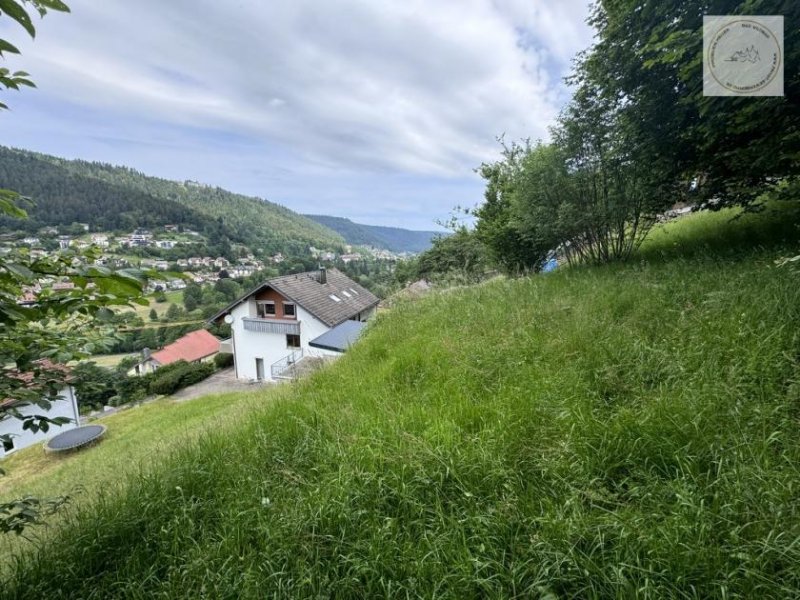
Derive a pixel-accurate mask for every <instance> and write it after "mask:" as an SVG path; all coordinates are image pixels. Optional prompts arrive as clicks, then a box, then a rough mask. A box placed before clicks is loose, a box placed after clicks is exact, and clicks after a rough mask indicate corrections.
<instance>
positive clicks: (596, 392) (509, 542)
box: [0, 207, 800, 599]
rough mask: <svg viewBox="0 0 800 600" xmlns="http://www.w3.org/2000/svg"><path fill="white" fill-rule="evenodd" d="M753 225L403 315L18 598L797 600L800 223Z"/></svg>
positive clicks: (703, 230) (33, 569)
mask: <svg viewBox="0 0 800 600" xmlns="http://www.w3.org/2000/svg"><path fill="white" fill-rule="evenodd" d="M732 216H733V213H731V212H722V213H718V214H711V215H708V214H698V215H692V216H690V217H687V218H685V219H681V220H680V221H677V222H674V223H671V224H669V225H668V226H667V227H665V228H663V229H657V230H656V231H655V232H654V234H653V236H652V238H651V241H650V242H649V243H648V244H647V246H646V247H645V248H644V250H643V251H642V253H641V254H640V255H638V256H636V257H635V260H632V261H630V262H629V263H628V264H624V265H623V264H617V265H608V266H602V267H592V268H588V267H587V268H575V269H563V270H560V271H557V272H555V273H553V274H550V275H547V276H536V277H531V278H526V279H519V280H507V279H496V280H493V281H491V282H489V283H486V284H483V285H480V286H477V287H465V288H460V289H455V290H450V291H444V292H441V293H436V294H433V295H430V296H428V297H426V298H424V299H423V300H420V301H417V302H415V303H411V302H409V303H407V304H402V303H401V304H400V305H399V306H398V307H396V308H394V309H393V310H392V311H390V312H388V313H385V314H382V315H380V317H379V319H378V321H377V322H376V323H375V324H374V325H372V326H371V327H370V329H369V330H368V332H367V334H366V336H365V338H364V339H363V340H362V341H361V342H360V343H359V344H358V345H357V346H355V347H354V348H353V349H352V350H351V351H350V352H349V353H348V354H347V356H345V357H344V358H343V359H341V360H340V361H339V362H337V363H336V364H335V365H334V366H333V367H331V368H329V369H326V370H325V371H322V372H320V373H318V374H317V375H315V376H313V377H312V378H310V379H307V380H305V381H302V382H300V383H298V384H297V385H287V386H281V387H280V388H278V389H277V390H273V391H274V392H275V393H274V394H273V395H271V396H270V401H269V402H268V403H265V404H264V405H263V408H262V409H259V411H258V413H257V414H254V415H253V416H252V417H250V418H249V420H248V421H247V422H246V423H245V424H243V425H241V426H239V427H237V428H232V427H221V428H220V430H219V431H218V432H217V433H215V434H208V435H206V436H204V437H203V438H202V439H200V440H197V441H194V442H192V443H191V444H188V445H186V446H185V447H183V448H182V450H180V451H179V452H178V453H177V454H176V455H174V456H169V457H158V459H155V458H154V462H155V461H156V460H157V462H158V463H159V464H158V465H157V466H156V468H154V469H152V470H150V471H149V472H147V473H144V474H140V475H135V474H134V475H128V476H127V477H128V479H127V485H126V486H125V487H124V489H122V490H111V491H106V490H100V491H98V492H97V494H98V499H97V501H95V502H88V501H87V502H84V503H83V504H81V505H78V506H76V507H75V509H74V511H73V512H72V513H71V514H70V515H69V516H68V518H66V519H65V521H66V522H65V524H64V527H63V529H62V530H61V531H59V532H58V533H57V534H56V533H54V537H53V538H52V539H49V540H48V542H47V543H45V544H44V545H43V547H42V548H41V549H40V550H39V551H37V552H31V553H29V554H27V555H25V556H23V557H22V558H21V560H19V561H17V562H16V563H15V564H14V565H13V568H12V572H10V573H9V574H8V576H7V579H6V581H5V582H4V583H3V584H2V585H0V597H3V598H15V599H20V598H67V597H70V598H83V599H92V598H98V599H99V598H112V597H127V598H152V597H159V598H179V597H180V598H199V597H209V598H265V597H336V598H351V597H352V598H374V597H403V598H407V597H426V598H427V597H437V598H476V597H488V598H551V599H552V598H630V597H640V598H791V597H797V596H798V595H800V504H798V502H797V498H798V493H799V491H800V470H799V469H798V465H800V427H798V415H799V414H800V413H798V406H800V404H798V403H800V384H799V383H798V381H800V379H799V378H798V374H799V373H800V371H799V370H798V369H799V365H800V363H799V362H798V361H799V360H800V334H799V333H798V332H800V286H799V285H798V278H799V277H800V272H798V271H797V270H796V269H795V270H793V269H792V267H790V266H786V267H778V266H776V264H775V260H776V259H778V258H780V257H785V256H793V255H796V254H798V253H800V243H798V239H799V238H800V231H799V230H798V228H797V226H796V223H797V222H798V216H800V214H798V210H797V207H793V208H792V209H791V210H790V209H786V210H783V211H778V212H771V211H770V212H766V213H763V214H760V215H747V216H744V217H742V218H739V219H736V220H731V217H732ZM103 449H104V448H103V445H102V444H101V445H100V446H98V447H97V448H94V449H92V450H90V452H96V453H100V452H103ZM20 489H21V488H20ZM38 489H39V490H40V491H41V488H38Z"/></svg>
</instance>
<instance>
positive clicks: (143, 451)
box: [0, 394, 263, 562]
mask: <svg viewBox="0 0 800 600" xmlns="http://www.w3.org/2000/svg"><path fill="white" fill-rule="evenodd" d="M259 400H260V401H261V400H263V399H262V398H259ZM253 401H254V399H253V397H252V395H229V394H228V395H215V396H205V397H203V398H200V399H197V400H193V401H191V402H175V401H173V400H170V399H169V398H163V399H160V400H156V401H154V402H149V403H147V404H143V405H140V406H135V407H132V408H129V409H126V410H123V411H121V412H118V413H115V414H113V415H108V416H106V417H103V418H101V419H99V420H98V421H96V422H97V423H102V424H104V425H106V426H107V427H108V430H107V432H106V435H105V436H104V437H103V440H102V441H101V442H100V443H99V444H97V445H95V446H93V447H92V448H90V449H88V450H86V451H83V452H71V453H67V454H63V455H59V454H45V453H44V451H43V450H42V447H41V445H40V444H36V445H34V446H31V447H29V448H25V449H23V450H19V451H18V452H15V453H14V454H12V455H11V456H10V457H8V458H7V459H6V460H4V461H3V462H2V467H3V469H5V471H6V475H5V476H3V477H0V500H2V501H7V500H12V499H13V498H19V497H24V496H38V497H41V498H54V497H59V496H70V497H71V498H72V502H73V503H76V504H83V503H91V502H92V501H93V499H94V497H95V496H96V495H97V493H98V492H99V491H100V490H105V491H108V490H109V489H113V488H117V487H119V486H120V485H123V484H124V482H125V477H124V476H125V475H126V474H135V473H139V472H141V471H142V470H146V469H148V468H151V467H153V466H154V465H158V464H160V462H161V461H162V460H163V458H164V457H165V456H168V455H169V454H170V452H171V451H172V448H174V447H175V446H177V445H180V444H181V443H184V442H186V441H187V440H188V439H192V438H193V437H196V436H197V435H200V434H201V433H202V432H203V431H206V430H208V429H209V428H221V427H227V426H229V425H230V424H232V423H235V422H236V421H237V420H238V419H239V418H241V416H242V415H243V414H245V413H246V412H247V411H248V410H249V409H251V408H252V406H253ZM58 518H59V517H55V518H54V520H55V521H58ZM52 529H53V528H52V527H45V528H40V529H36V528H34V529H32V530H29V531H28V532H26V536H31V535H32V536H33V540H38V539H40V538H46V537H48V536H50V535H52V533H53V531H52ZM3 541H4V542H7V543H8V544H7V545H8V546H10V547H13V548H14V549H15V550H19V549H21V548H25V547H27V546H28V540H27V539H15V538H14V537H13V536H6V537H5V539H4V540H3ZM4 546H6V544H4ZM8 555H9V548H8V547H2V546H0V562H2V561H3V560H5V559H7V558H8Z"/></svg>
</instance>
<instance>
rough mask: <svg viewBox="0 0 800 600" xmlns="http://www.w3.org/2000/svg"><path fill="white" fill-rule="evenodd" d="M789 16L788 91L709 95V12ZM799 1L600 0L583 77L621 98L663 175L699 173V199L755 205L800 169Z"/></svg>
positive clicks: (639, 141)
mask: <svg viewBox="0 0 800 600" xmlns="http://www.w3.org/2000/svg"><path fill="white" fill-rule="evenodd" d="M737 14H738V15H783V16H784V18H785V22H786V23H787V25H786V27H785V30H784V50H785V52H784V64H785V65H786V68H785V96H784V97H747V98H742V97H739V98H726V97H705V96H703V73H702V47H703V39H702V35H703V16H704V15H737ZM798 19H800V5H799V4H798V3H796V2H775V1H773V0H748V1H747V2H741V1H734V0H688V1H683V2H657V1H656V0H647V1H642V0H613V1H610V0H609V1H601V2H598V3H597V4H596V5H595V8H594V11H593V14H592V17H591V19H590V23H591V24H592V25H593V26H594V27H595V30H596V32H597V34H596V43H595V44H594V46H593V47H592V49H591V50H590V51H588V52H587V53H585V54H584V55H583V56H582V57H581V59H580V60H579V62H578V66H577V70H576V73H575V77H574V80H573V81H574V83H576V84H577V85H578V86H580V87H581V88H584V89H592V90H594V91H595V92H596V93H597V94H598V95H601V96H603V97H605V98H615V99H621V100H622V101H623V102H624V105H623V106H621V112H622V113H623V119H624V120H625V121H626V122H627V124H628V127H629V128H630V138H631V142H632V146H633V147H635V148H636V149H637V153H639V154H640V160H641V164H643V165H646V166H647V167H648V168H649V169H650V170H651V175H652V178H653V180H654V181H660V182H666V183H668V184H671V183H674V182H676V181H683V182H684V186H685V187H688V182H691V181H695V182H696V184H697V189H696V190H695V194H696V196H697V197H698V199H699V200H709V199H715V200H716V201H717V204H716V205H715V206H717V207H721V206H724V205H730V204H735V203H749V202H752V201H753V200H755V199H756V198H757V197H758V196H759V195H760V194H761V193H763V192H764V191H765V188H767V187H769V186H772V185H774V184H775V183H776V182H778V181H780V180H782V179H785V178H788V177H791V178H796V177H797V176H798V174H800V162H798V160H797V154H798V151H800V136H798V135H797V133H796V131H797V129H798V127H799V126H800V106H798V103H797V102H795V101H794V100H793V99H794V98H796V97H797V96H798V93H800V74H798V71H797V69H794V68H792V66H791V65H796V64H797V63H798V61H799V60H800V30H798V29H797V27H794V26H790V25H788V24H789V23H796V22H797V21H798Z"/></svg>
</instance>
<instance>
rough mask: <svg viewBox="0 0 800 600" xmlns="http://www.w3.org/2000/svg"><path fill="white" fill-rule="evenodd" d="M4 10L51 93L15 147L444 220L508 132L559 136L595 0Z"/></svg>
mask: <svg viewBox="0 0 800 600" xmlns="http://www.w3.org/2000/svg"><path fill="white" fill-rule="evenodd" d="M67 3H68V4H69V6H70V8H71V10H72V12H71V14H68V15H66V14H60V13H51V14H48V15H47V17H46V18H45V19H44V20H41V21H39V20H38V19H37V21H36V26H37V36H36V39H35V40H30V39H29V38H28V37H27V34H25V32H24V31H23V30H22V29H21V28H20V27H18V26H17V25H16V24H14V23H13V22H11V23H10V22H9V19H8V18H6V17H4V18H2V19H0V37H2V38H5V39H8V40H9V41H11V42H12V43H14V44H16V45H17V46H18V47H19V48H20V50H21V51H22V55H21V56H11V57H9V58H7V59H6V61H5V65H4V66H6V67H8V68H11V69H24V70H25V71H28V72H29V73H30V74H31V76H32V78H33V80H34V81H35V82H36V84H37V86H38V87H37V89H36V90H24V91H23V92H21V93H16V92H6V93H4V94H2V96H3V97H2V98H0V100H2V101H4V102H5V103H6V104H8V105H9V106H10V108H11V110H10V111H7V112H4V113H0V132H2V134H1V135H0V144H3V145H7V146H14V147H18V148H25V149H29V150H35V151H38V152H44V153H48V154H54V155H57V156H63V157H66V158H82V159H86V160H96V161H101V162H106V163H112V164H119V165H125V166H129V167H132V168H135V169H137V170H139V171H142V172H144V173H146V174H148V175H154V176H158V177H165V178H168V179H174V180H187V179H191V180H196V181H200V182H203V183H207V184H212V185H218V186H221V187H224V188H226V189H229V190H231V191H234V192H239V193H243V194H248V195H253V196H258V197H261V198H266V199H268V200H270V201H272V202H277V203H279V204H282V205H284V206H286V207H288V208H290V209H292V210H295V211H297V212H301V213H316V214H328V215H335V216H341V217H347V218H350V219H352V220H354V221H356V222H360V223H367V224H371V225H388V226H397V227H406V228H409V229H437V226H436V225H435V223H436V222H437V221H442V220H447V219H448V217H449V215H450V214H451V211H452V209H453V208H454V207H455V206H465V207H472V206H475V205H476V204H478V203H480V202H481V199H482V194H483V187H484V186H483V182H482V180H481V179H480V177H479V176H478V175H477V174H476V173H475V169H476V167H478V166H479V165H480V164H481V163H482V162H488V161H492V160H495V159H496V158H497V157H498V152H499V148H500V146H499V144H498V142H497V138H498V136H500V135H504V136H505V138H506V139H507V140H514V139H521V138H531V139H539V138H541V139H546V138H547V135H548V127H549V126H551V125H552V124H553V122H554V119H555V117H556V116H557V115H558V112H559V110H560V108H561V107H562V106H563V105H564V103H565V102H566V101H567V100H568V98H569V90H568V89H567V88H566V86H565V85H564V83H563V80H562V78H563V77H564V76H565V75H567V74H568V73H569V71H570V68H571V61H572V59H573V57H574V55H575V54H576V53H577V52H579V51H580V50H582V49H584V48H586V47H588V46H589V44H590V43H591V41H592V32H591V30H590V29H589V27H588V26H587V25H586V24H585V22H584V21H585V19H586V16H587V14H588V0H559V1H557V2H554V1H552V0H435V1H430V0H425V1H423V0H314V1H312V0H269V1H267V0H261V1H259V0H225V1H223V2H220V1H219V0H215V1H211V0H168V1H165V0H138V2H135V3H134V2H130V1H127V0H126V1H123V0H103V1H102V2H97V0H67Z"/></svg>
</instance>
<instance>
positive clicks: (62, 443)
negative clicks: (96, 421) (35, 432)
mask: <svg viewBox="0 0 800 600" xmlns="http://www.w3.org/2000/svg"><path fill="white" fill-rule="evenodd" d="M105 432H106V426H105V425H84V426H83V427H76V428H75V429H70V430H69V431H65V432H64V433H59V434H58V435H57V436H55V437H54V438H52V439H51V440H49V441H48V442H47V443H46V444H45V445H44V449H45V450H47V451H48V452H63V451H64V450H74V449H75V448H80V447H81V446H85V445H86V444H91V443H92V442H94V441H95V440H98V439H100V438H101V437H103V434H104V433H105Z"/></svg>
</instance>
